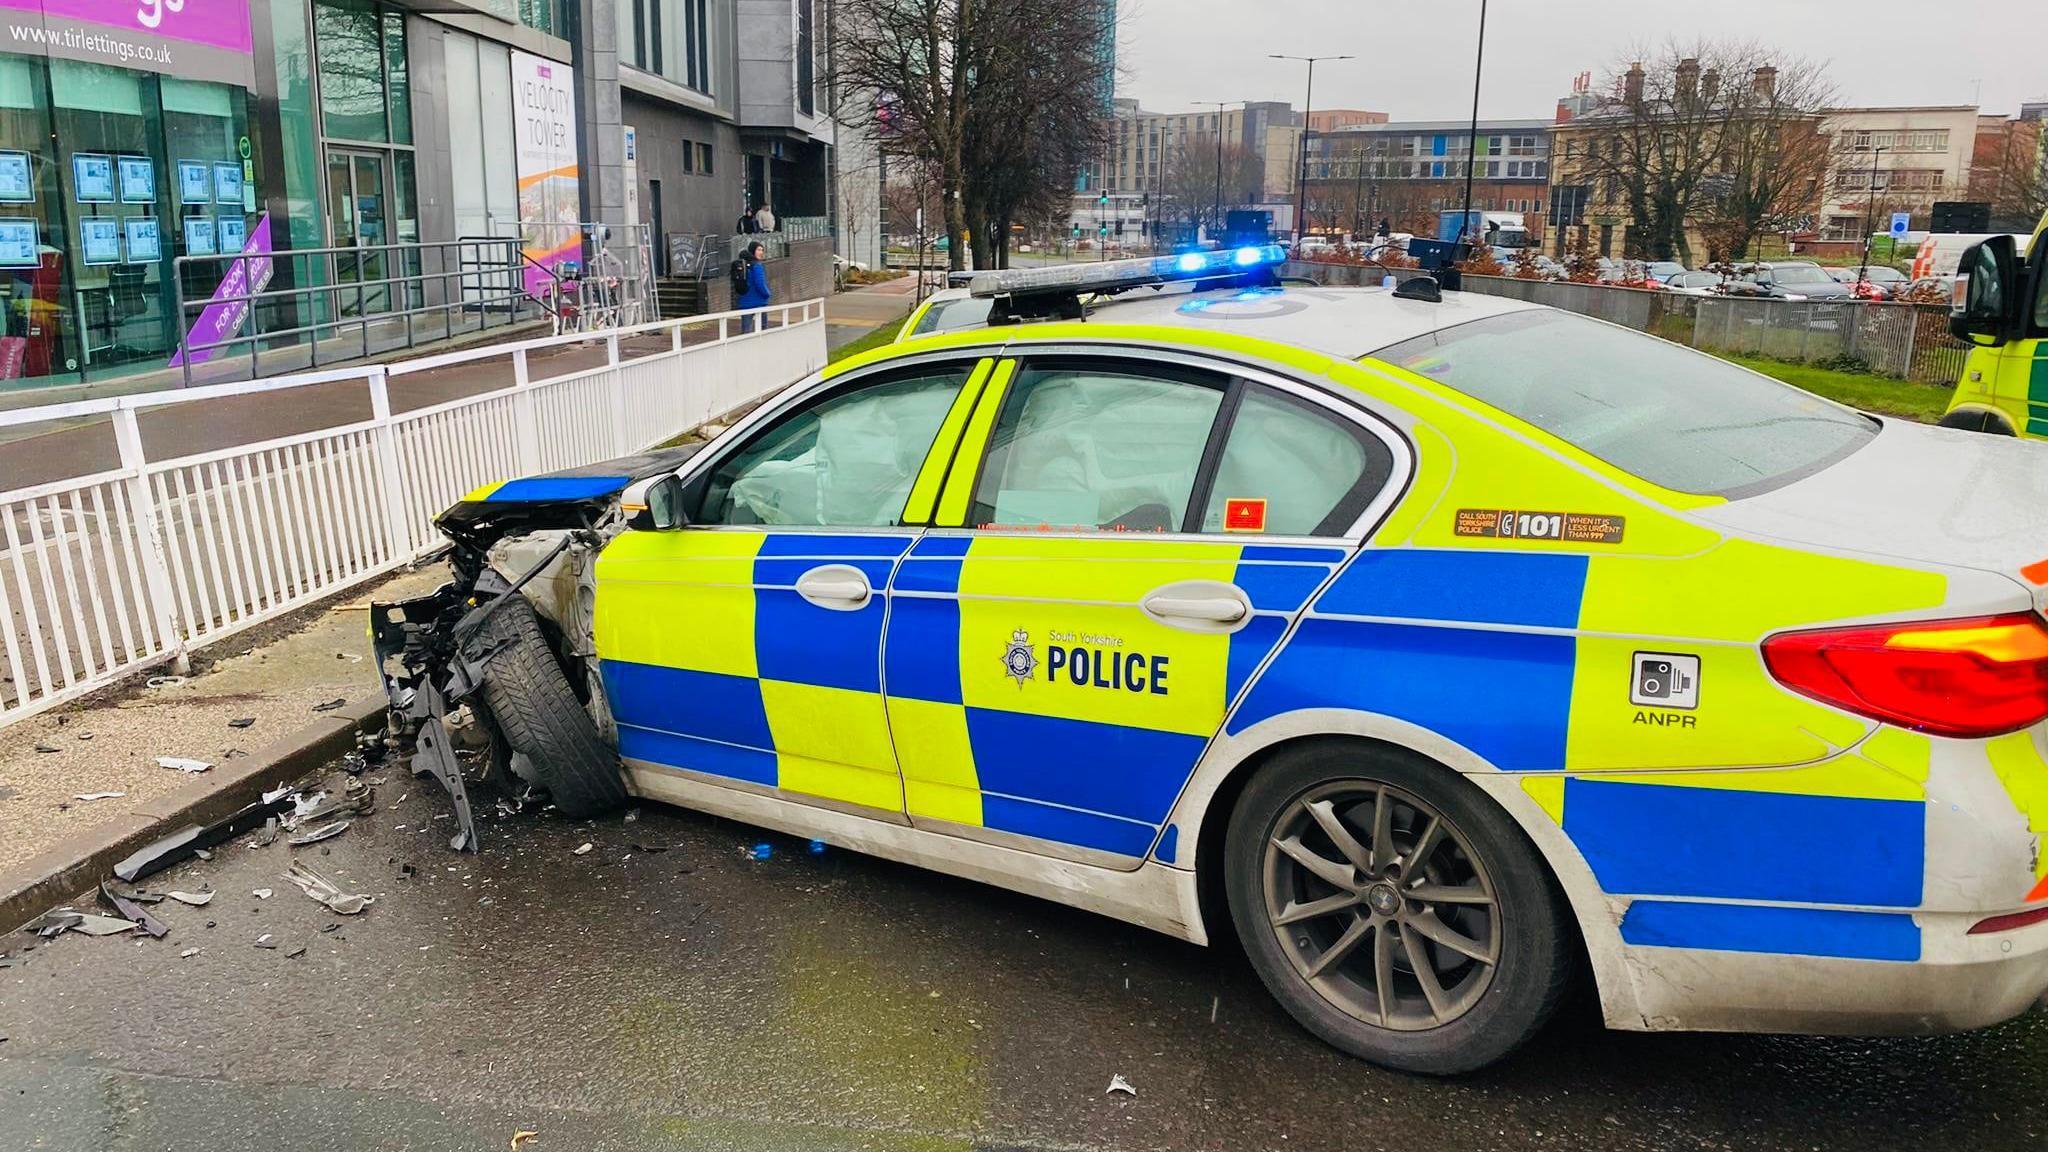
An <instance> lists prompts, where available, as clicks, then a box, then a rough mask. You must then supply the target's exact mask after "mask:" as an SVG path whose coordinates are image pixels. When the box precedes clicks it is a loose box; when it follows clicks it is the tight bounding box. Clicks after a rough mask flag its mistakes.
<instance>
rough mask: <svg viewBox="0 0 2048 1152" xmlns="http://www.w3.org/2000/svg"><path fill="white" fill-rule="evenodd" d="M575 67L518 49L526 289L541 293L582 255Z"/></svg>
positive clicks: (516, 137) (517, 133)
mask: <svg viewBox="0 0 2048 1152" xmlns="http://www.w3.org/2000/svg"><path fill="white" fill-rule="evenodd" d="M575 80H576V74H575V70H574V69H572V68H570V67H569V66H568V65H567V64H561V63H557V62H555V61H553V60H544V59H542V58H541V57H539V56H529V55H527V54H526V53H524V52H518V51H515V52H513V53H512V112H513V115H514V117H515V120H516V122H515V124H514V133H513V164H514V167H515V169H516V170H517V172H518V175H519V226H520V232H521V247H522V249H523V250H524V251H525V253H526V257H527V259H528V260H531V261H532V262H533V264H536V265H539V266H540V267H539V268H536V267H533V266H531V265H529V266H528V267H527V268H526V275H525V281H526V291H527V292H528V293H529V294H531V295H534V296H539V295H541V294H542V292H544V291H545V287H546V284H547V280H548V276H547V274H546V273H545V272H542V271H541V268H554V267H556V266H557V265H560V264H562V263H565V262H569V261H574V260H576V259H578V258H579V253H580V244H579V241H580V239H581V231H580V229H579V228H578V227H577V223H578V221H577V215H578V211H579V207H578V203H577V186H576V182H577V171H576V94H575Z"/></svg>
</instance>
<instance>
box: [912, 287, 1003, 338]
mask: <svg viewBox="0 0 2048 1152" xmlns="http://www.w3.org/2000/svg"><path fill="white" fill-rule="evenodd" d="M994 303H995V301H994V300H990V299H987V298H981V299H976V298H975V297H972V296H968V297H963V298H962V299H959V300H937V301H934V302H933V303H932V306H931V307H930V308H927V309H925V312H924V315H922V316H920V317H918V318H917V327H916V329H914V330H913V331H912V332H911V333H910V334H911V335H912V336H924V335H927V334H929V333H932V332H955V331H958V330H960V329H962V328H979V327H981V326H982V325H984V324H986V323H988V313H989V308H990V306H991V305H993V304H994Z"/></svg>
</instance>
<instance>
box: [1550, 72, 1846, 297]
mask: <svg viewBox="0 0 2048 1152" xmlns="http://www.w3.org/2000/svg"><path fill="white" fill-rule="evenodd" d="M1646 61H1647V63H1646ZM1611 79H1612V84H1613V90H1612V95H1611V96H1609V97H1608V99H1607V100H1606V101H1604V102H1603V103H1602V104H1601V105H1600V106H1599V107H1598V108H1596V109H1595V110H1594V111H1592V112H1591V113H1589V114H1588V115H1586V116H1584V117H1582V118H1580V120H1579V121H1576V122H1575V123H1576V124H1577V125H1578V126H1580V127H1581V128H1582V129H1583V132H1582V133H1580V134H1581V135H1583V136H1584V137H1585V145H1586V147H1585V152H1584V154H1583V155H1582V156H1581V157H1579V158H1578V160H1577V162H1576V172H1577V175H1578V177H1579V179H1580V181H1581V182H1583V183H1586V184H1589V185H1590V186H1591V187H1592V188H1593V190H1594V195H1593V199H1594V201H1595V202H1596V203H1601V204H1605V205H1609V206H1613V207H1616V208H1619V209H1621V210H1622V211H1623V212H1624V213H1625V214H1626V216H1627V218H1628V219H1629V221H1630V222H1631V223H1630V227H1629V230H1628V233H1627V238H1626V243H1625V246H1624V251H1625V254H1626V255H1628V256H1632V257H1635V258H1638V259H1643V258H1648V259H1657V260H1669V259H1673V258H1675V257H1681V256H1684V257H1690V255H1691V244H1690V241H1689V240H1688V238H1687V234H1686V225H1687V223H1688V222H1689V221H1692V222H1697V223H1706V222H1708V221H1707V219H1706V217H1707V216H1708V215H1711V217H1712V219H1713V220H1716V221H1720V222H1724V223H1732V224H1733V225H1734V227H1733V231H1734V232H1735V233H1736V234H1740V235H1742V237H1743V239H1744V242H1745V243H1746V242H1747V239H1748V237H1749V236H1753V235H1754V234H1755V232H1756V231H1757V230H1758V229H1760V228H1763V227H1765V226H1766V225H1767V224H1768V223H1769V222H1770V220H1771V219H1772V217H1773V216H1774V215H1777V214H1779V213H1781V212H1782V211H1783V210H1784V208H1785V207H1786V205H1787V204H1788V203H1790V202H1791V201H1792V200H1793V199H1795V198H1796V197H1797V196H1799V195H1801V194H1802V193H1803V191H1804V188H1803V183H1804V181H1805V180H1806V179H1807V172H1808V171H1809V170H1810V168H1811V166H1812V163H1813V159H1812V157H1811V156H1808V157H1806V158H1805V159H1804V160H1797V159H1796V158H1795V157H1793V156H1791V155H1789V154H1788V152H1790V151H1792V150H1794V146H1795V145H1800V142H1801V141H1803V140H1804V139H1805V136H1806V133H1805V130H1804V129H1799V130H1797V131H1795V130H1794V129H1793V127H1792V126H1793V125H1799V124H1803V123H1805V122H1806V120H1807V119H1808V118H1810V117H1812V116H1814V115H1816V114H1817V113H1818V112H1819V111H1820V108H1821V106H1822V105H1823V104H1824V103H1825V100H1826V95H1827V91H1828V90H1827V84H1826V81H1825V79H1824V77H1823V76H1822V74H1821V69H1820V68H1819V66H1818V65H1814V64H1811V63H1809V62H1806V61H1798V60H1786V61H1781V62H1778V63H1773V62H1772V57H1770V56H1769V55H1768V54H1767V53H1766V52H1765V51H1764V50H1763V49H1761V48H1759V47H1758V46H1757V45H1754V44H1751V43H1747V42H1739V41H1721V42H1716V41H1706V42H1701V43H1698V44H1696V45H1690V46H1679V45H1677V44H1669V45H1666V46H1665V47H1664V48H1663V49H1662V50H1661V51H1659V52H1656V53H1649V52H1642V53H1638V54H1637V55H1636V56H1635V58H1634V59H1633V60H1632V61H1631V62H1630V64H1629V66H1628V67H1627V68H1626V69H1619V68H1617V69H1616V70H1615V72H1614V73H1613V75H1612V78H1611ZM1801 146H1802V147H1803V145H1801ZM1696 217H1699V219H1697V220H1696V219H1695V218H1696Z"/></svg>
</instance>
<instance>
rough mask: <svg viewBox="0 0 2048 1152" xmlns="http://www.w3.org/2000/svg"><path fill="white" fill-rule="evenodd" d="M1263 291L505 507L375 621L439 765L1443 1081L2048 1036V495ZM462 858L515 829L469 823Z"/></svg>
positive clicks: (1841, 412)
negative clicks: (1753, 1053)
mask: <svg viewBox="0 0 2048 1152" xmlns="http://www.w3.org/2000/svg"><path fill="white" fill-rule="evenodd" d="M1276 271H1277V253H1272V252H1268V251H1266V250H1263V249H1243V250H1225V251H1217V252H1206V253H1196V254H1188V255H1184V256H1177V257H1164V258H1158V259H1147V260H1133V261H1113V262H1107V263H1105V264H1100V265H1093V266H1087V267H1079V268H1057V269H1039V270H1017V271H1004V272H997V273H990V274H986V275H984V276H980V277H977V278H976V280H975V282H974V284H973V286H972V288H971V289H969V291H970V293H971V296H972V298H974V299H977V300H980V301H983V302H984V303H985V305H986V321H985V322H979V323H976V324H974V325H971V326H969V327H965V328H960V329H957V330H951V331H939V332H937V333H935V334H933V335H930V336H925V337H921V338H914V339H909V340H904V341H900V342H898V343H895V344H892V345H889V346H887V347H885V348H882V349H877V350H875V351H874V352H870V353H867V354H865V355H862V356H857V357H854V358H852V359H850V360H847V361H843V362H841V363H839V364H835V365H833V366H831V367H829V368H827V369H826V370H825V371H824V372H822V373H820V374H817V375H815V376H813V377H811V378H809V379H806V380H803V381H801V382H799V383H797V384H796V385H793V386H792V387H790V388H789V389H788V390H786V391H784V392H782V393H781V394H779V395H778V396H776V397H775V398H774V399H771V400H770V401H769V402H768V403H767V404H765V405H763V406H762V407H761V408H759V409H757V410H756V411H754V412H753V413H751V414H749V415H748V416H746V417H745V418H743V419H741V420H739V421H737V422H736V423H735V424H734V425H733V426H732V427H731V428H730V429H728V430H727V431H725V432H724V433H723V434H722V435H720V436H719V437H718V438H717V439H716V440H714V441H712V442H711V443H710V444H708V445H706V446H704V447H703V449H702V450H701V451H698V452H696V453H694V454H690V455H687V456H686V455H682V454H677V455H675V456H657V457H646V458H638V459H636V460H634V461H626V462H618V463H615V464H613V465H609V466H597V467H594V468H591V469H582V470H578V471H576V472H573V473H561V474H556V475H554V476H549V477H537V478H532V479H528V480H515V481H512V482H510V483H508V484H505V485H502V486H499V487H496V488H492V489H487V490H480V491H479V492H477V493H472V494H471V496H470V497H469V498H468V499H466V500H465V501H463V502H462V503H460V504H458V505H457V506H456V507H455V508H453V509H450V510H449V512H448V513H447V514H445V515H444V516H443V517H442V518H441V521H440V523H441V527H442V529H443V531H445V532H446V533H447V534H448V535H449V537H450V538H451V540H452V541H453V542H454V545H455V560H454V564H455V569H456V572H457V579H456V581H455V582H454V583H453V584H451V585H450V586H449V587H448V588H445V589H443V590H442V591H441V592H439V593H437V594H436V595H434V596H432V597H427V598H424V599H422V600H418V601H412V602H408V603H405V604H398V605H380V606H378V608H377V610H376V613H375V620H374V622H373V629H374V632H375V635H376V638H377V648H378V653H379V656H380V658H382V659H383V660H384V662H385V666H386V667H387V669H388V671H389V675H390V680H389V685H390V688H391V692H392V699H393V703H394V713H395V714H397V715H399V716H401V717H403V719H404V722H405V723H406V724H408V725H410V726H411V727H413V728H414V729H416V730H417V732H418V735H419V746H418V752H417V756H416V760H415V765H416V769H417V770H420V771H425V772H428V773H431V774H433V775H435V776H437V777H438V778H440V779H441V780H442V781H443V783H444V784H447V785H448V786H449V787H450V790H451V792H453V793H454V794H455V796H456V799H457V803H458V806H463V805H466V803H467V801H466V798H465V793H464V789H465V781H464V779H463V776H462V773H461V771H460V767H459V764H458V763H457V761H456V759H455V757H454V755H453V748H452V736H451V733H450V731H449V727H450V724H451V718H462V717H468V718H473V719H474V721H475V722H476V723H475V725H474V726H475V728H476V729H478V730H481V732H483V733H484V734H486V735H487V736H488V744H489V747H490V750H491V755H490V761H491V764H492V766H493V768H494V769H496V770H499V771H498V772H497V774H498V775H499V777H500V779H502V780H505V781H507V782H508V783H509V785H510V786H511V787H512V788H513V789H514V790H515V791H521V792H523V791H526V790H534V791H545V792H546V793H547V795H548V796H549V798H550V799H551V800H552V801H553V803H554V804H555V805H556V806H557V807H558V808H560V809H561V810H562V811H564V812H566V813H569V814H571V815H584V814H590V813H595V812H599V811H602V810H604V809H605V808H607V807H610V806H613V805H616V804H619V803H621V802H623V801H624V799H625V798H626V797H627V795H628V794H629V793H630V794H632V795H635V796H638V797H641V798H644V799H650V800H664V801H668V802H672V803H677V804H681V805H684V806H688V807H691V808H695V809H699V810H702V811H705V812H709V813H712V814H715V815H719V816H723V817H727V818H730V819H734V820H739V821H742V822H746V823H750V824H754V825H759V826H763V827H767V828H772V829H776V830H780V831H783V832H787V833H791V834H794V835H798V836H801V837H804V838H806V839H817V840H822V841H825V842H827V843H831V844H834V845H837V846H840V847H845V848H850V849H854V850H858V851H863V852H868V853H872V854H874V855H878V856H882V857H886V858H889V859H894V860H898V861H904V862H908V863H912V864H916V865H919V866H922V867H927V868H931V869H936V870H939V871H943V872H948V873H952V874H954V875H959V876H965V877H969V878H972V879H976V880H980V881H984V882H988V883H993V884H998V885H1002V886H1004V887H1008V888H1011V889H1014V890H1017V891H1021V892H1026V893H1031V894H1034V895H1038V896H1042V897H1045V898H1048V899H1052V900H1057V901H1060V902H1062V903H1065V904H1069V905H1072V906H1076V907H1080V908H1084V909H1088V910H1091V911H1095V912H1099V913H1102V914H1104V915H1108V916H1112V917H1115V918H1117V919H1121V920H1124V921H1127V922H1130V923H1135V924H1139V925H1143V926H1146V927H1150V928H1154V929H1157V930H1159V931H1161V932H1165V933H1168V934H1171V935H1174V936H1176V937H1179V938H1181V939H1186V940H1190V941H1194V942H1197V943H1207V942H1208V941H1210V940H1211V939H1212V938H1214V937H1215V936H1216V935H1217V934H1219V933H1231V934H1233V935H1234V936H1235V937H1236V938H1237V940H1238V941H1239V942H1240V943H1241V945H1242V946H1243V948H1244V951H1245V952H1246V954H1247V955H1248V956H1249V958H1250V960H1251V963H1252V964H1253V966H1254V967H1255V968H1256V969H1257V971H1258V972H1259V974H1260V976H1261V978H1262V979H1263V980H1264V981H1265V983H1266V985H1267V987H1268V988H1269V989H1270V990H1271V992H1272V993H1273V995H1274V996H1275V998H1276V999H1277V1000H1278V1001H1279V1002H1280V1003H1281V1004H1282V1005H1283V1006H1285V1007H1286V1008H1287V1010H1288V1011H1289V1012H1290V1013H1291V1014H1292V1015H1293V1016H1294V1017H1295V1018H1296V1019H1297V1020H1298V1021H1299V1022H1300V1023H1301V1024H1302V1025H1303V1026H1304V1027H1306V1028H1307V1029H1309V1030H1310V1031H1312V1032H1314V1033H1315V1034H1316V1035H1318V1036H1320V1037H1322V1038H1323V1039H1325V1040H1326V1041H1328V1042H1329V1043H1331V1044H1333V1045H1335V1046H1337V1047H1339V1048H1341V1049H1343V1050H1345V1051H1347V1052H1351V1053H1353V1054H1356V1055H1359V1056H1362V1057H1364V1058H1367V1059H1370V1060H1373V1061H1377V1062H1380V1063H1383V1064H1387V1065H1390V1066H1393V1067H1398V1068H1404V1069H1409V1070H1414V1071H1419V1072H1426V1073H1439V1074H1441V1073H1456V1072H1463V1071H1468V1070H1471V1069H1474V1068H1477V1067H1481V1066H1483V1065H1485V1064H1487V1063H1489V1062H1491V1061H1494V1060H1497V1059H1499V1058H1500V1057H1502V1056H1504V1055H1505V1054H1507V1053H1508V1052H1511V1051H1513V1050H1514V1049H1515V1048H1516V1047H1517V1046H1518V1045H1520V1044H1521V1043H1523V1042H1524V1041H1525V1040H1526V1039H1527V1038H1528V1037H1529V1036H1531V1035H1532V1034H1533V1033H1534V1032H1535V1031H1536V1030H1537V1029H1539V1028H1541V1027H1543V1026H1544V1024H1545V1022H1546V1021H1547V1020H1548V1019H1549V1018H1550V1017H1551V1016H1552V1015H1553V1013H1554V1012H1555V1010H1556V1008H1557V1007H1558V1005H1559V1004H1560V1003H1561V1002H1563V1001H1564V999H1565V997H1566V993H1567V991H1568V990H1569V989H1570V988H1571V987H1572V986H1573V984H1574V983H1575V982H1580V981H1586V980H1590V982H1591V984H1592V986H1593V988H1594V990H1595V992H1596V994H1597V997H1598V1001H1599V1003H1600V1006H1601V1011H1602V1014H1603V1017H1604V1019H1605V1020H1606V1022H1607V1024H1608V1025H1609V1026H1611V1027H1615V1028H1622V1029H1634V1030H1664V1029H1714V1030H1744V1031H1757V1030H1770V1031H1789V1032H1821V1033H1826V1032H1932V1031H1941V1030H1945V1029H1957V1028H1973V1027H1980V1026H1983V1025H1987V1024H1991V1023H1995V1022H1997V1021H2000V1020H2004V1019H2007V1018H2010V1017H2012V1016H2014V1015H2016V1014H2018V1013H2020V1012H2022V1011H2025V1010H2026V1009H2027V1008H2029V1007H2030V1006H2031V1005H2033V1004H2034V1003H2035V1002H2036V1001H2037V1000H2038V999H2039V998H2040V997H2041V995H2042V993H2043V990H2044V989H2048V852H2044V851H2043V844H2042V837H2043V836H2044V835H2048V742H2044V741H2048V622H2044V619H2043V616H2042V609H2043V607H2044V606H2048V456H2043V455H2042V454H2041V453H2040V451H2039V449H2038V448H2037V447H2035V446H2031V445H2027V444H2023V443H2017V442H2012V441H1995V440H1993V439H1992V438H1988V437H1981V436H1970V435H1967V434H1963V433H1956V432H1950V431H1946V430H1941V429H1933V428H1926V427H1921V426H1917V425H1912V424H1906V423H1901V422H1897V421H1892V420H1885V419H1880V418H1878V417H1873V416H1869V415H1865V414H1863V413H1860V412H1856V411H1854V410H1851V409H1848V408H1844V407H1841V406H1839V405H1836V404H1833V403H1831V402H1828V401H1825V400H1821V399H1819V398H1816V397H1814V396H1811V395H1809V394H1806V393H1803V392H1800V391H1798V390H1796V389H1792V388H1790V387H1787V386H1785V385H1782V384H1780V383H1778V382H1776V381H1774V380H1771V379H1768V378H1766V377H1763V376H1760V375H1757V374H1754V373H1751V372H1749V371H1747V370H1746V369H1743V368H1740V367H1737V366H1735V365H1732V364H1729V363H1727V362H1724V361H1721V360H1718V359H1715V358H1713V357H1710V356H1705V355H1702V354H1700V353H1696V352H1694V351H1692V350H1691V349H1688V348H1685V347H1683V346H1681V345H1675V344H1671V343H1668V342H1665V341H1663V340H1660V339H1658V338H1655V337H1651V336H1646V335H1643V334H1640V333H1635V332H1631V331H1627V330H1625V329H1621V328H1618V327H1615V326H1612V325H1607V324H1604V323H1601V322H1599V321H1595V320H1591V319H1588V318H1585V317H1581V316H1576V315H1572V314H1569V313H1564V312H1559V311H1555V310H1552V309H1548V308H1544V307H1541V306H1538V305H1534V304H1530V303H1527V302H1523V301H1518V300H1511V299H1505V298H1497V297H1490V296H1481V295H1476V294H1471V293H1464V292H1456V291H1442V292H1439V291H1435V290H1433V289H1434V287H1435V286H1434V285H1433V284H1422V283H1420V282H1416V283H1415V284H1411V285H1408V286H1404V287H1403V288H1402V289H1401V290H1398V291H1394V290H1387V289H1379V288H1369V289H1325V288H1319V287H1315V286H1302V285H1296V284H1292V283H1284V284H1283V283H1281V282H1280V281H1279V279H1278V277H1277V276H1276ZM463 829H464V835H463V836H462V837H461V838H460V840H461V846H467V847H473V846H474V835H473V833H472V832H471V830H470V824H469V822H468V821H467V819H465V820H464V822H463Z"/></svg>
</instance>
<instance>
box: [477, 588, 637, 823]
mask: <svg viewBox="0 0 2048 1152" xmlns="http://www.w3.org/2000/svg"><path fill="white" fill-rule="evenodd" d="M465 647H466V648H467V650H468V651H469V652H471V653H472V654H474V656H475V657H480V658H482V660H483V668H484V672H483V688H482V690H481V691H480V692H479V693H478V695H479V696H480V697H482V700H483V705H484V710H485V711H486V712H487V713H488V714H489V717H490V720H491V722H492V723H493V724H495V725H496V726H497V734H498V738H499V739H500V740H502V741H503V742H504V744H505V747H506V751H507V752H508V753H509V754H510V760H511V769H512V772H513V774H514V775H517V776H519V777H520V778H521V779H523V780H525V781H526V782H527V783H529V784H532V785H534V786H536V787H539V788H545V789H547V790H548V797H549V798H550V799H551V800H553V801H554V804H555V807H556V809H557V810H559V811H560V812H561V813H562V814H563V815H564V816H570V817H576V818H581V817H584V816H595V815H598V814H600V813H603V812H608V811H610V810H611V809H613V808H616V807H618V806H619V805H621V804H623V803H625V802H626V781H625V777H624V776H623V775H622V774H621V772H620V770H619V757H618V753H617V751H616V750H614V749H613V748H612V747H611V745H610V744H608V743H606V742H605V739H604V737H603V735H601V734H600V733H599V732H598V730H597V723H596V722H595V721H593V720H592V719H591V718H590V713H589V712H588V711H586V710H585V709H584V707H583V703H582V701H580V700H578V699H577V698H576V692H575V690H574V689H573V688H571V687H570V686H569V678H568V676H566V675H565V674H564V673H563V672H562V666H561V664H560V663H559V662H558V661H556V659H555V653H554V649H553V648H552V647H550V646H549V644H548V639H547V635H546V634H545V633H544V632H543V631H542V630H541V626H540V616H539V614H538V613H536V612H535V611H534V610H533V605H532V604H530V603H528V602H527V600H526V599H525V597H522V596H518V595H513V596H509V597H507V598H506V599H505V600H503V601H501V602H499V603H498V604H497V606H496V607H495V608H494V609H493V610H492V611H491V612H490V614H489V615H488V616H487V617H485V619H484V622H483V624H482V625H481V626H480V627H479V628H478V629H477V632H476V635H475V636H473V637H471V638H470V640H469V642H468V643H467V645H466V646H465Z"/></svg>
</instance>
